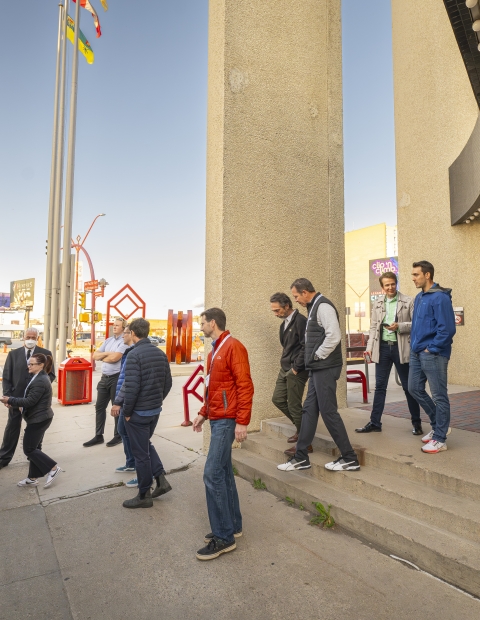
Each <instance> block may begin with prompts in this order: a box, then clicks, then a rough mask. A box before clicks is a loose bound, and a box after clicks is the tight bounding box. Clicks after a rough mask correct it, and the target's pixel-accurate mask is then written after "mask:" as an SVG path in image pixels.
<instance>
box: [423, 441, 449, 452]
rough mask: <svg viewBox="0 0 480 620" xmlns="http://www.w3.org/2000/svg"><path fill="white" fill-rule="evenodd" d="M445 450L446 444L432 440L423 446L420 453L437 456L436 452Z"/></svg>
mask: <svg viewBox="0 0 480 620" xmlns="http://www.w3.org/2000/svg"><path fill="white" fill-rule="evenodd" d="M446 449H447V444H446V443H442V442H441V441H433V439H432V441H429V442H428V443H426V444H425V445H424V446H423V448H422V452H426V453H427V454H437V452H442V451H443V450H446Z"/></svg>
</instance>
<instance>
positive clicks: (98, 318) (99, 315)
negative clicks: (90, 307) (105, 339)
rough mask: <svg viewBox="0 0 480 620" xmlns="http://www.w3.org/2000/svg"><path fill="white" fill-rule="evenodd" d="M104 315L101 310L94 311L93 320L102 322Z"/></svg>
mask: <svg viewBox="0 0 480 620" xmlns="http://www.w3.org/2000/svg"><path fill="white" fill-rule="evenodd" d="M102 318H103V315H102V313H101V312H94V313H93V322H94V323H100V321H101V320H102Z"/></svg>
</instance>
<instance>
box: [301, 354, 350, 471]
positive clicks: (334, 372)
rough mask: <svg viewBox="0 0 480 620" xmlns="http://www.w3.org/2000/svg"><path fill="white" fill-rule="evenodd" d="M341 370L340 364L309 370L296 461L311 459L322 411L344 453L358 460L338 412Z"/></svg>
mask: <svg viewBox="0 0 480 620" xmlns="http://www.w3.org/2000/svg"><path fill="white" fill-rule="evenodd" d="M341 372H342V367H341V366H335V367H334V368H323V369H321V370H312V371H311V372H310V381H309V382H308V392H307V398H306V399H305V402H304V403H303V414H302V428H301V429H300V435H299V437H298V442H297V451H296V453H295V459H296V460H297V461H305V460H308V452H307V447H308V446H309V445H310V444H311V443H312V441H313V438H314V437H315V433H316V432H317V424H318V414H319V412H320V415H321V416H322V420H323V423H324V424H325V426H326V427H327V430H328V432H329V433H330V435H331V436H332V439H333V441H334V442H335V443H336V444H337V447H338V449H339V450H340V453H341V455H342V457H343V458H344V459H345V460H347V461H352V460H357V455H356V452H355V450H354V449H353V448H352V445H351V443H350V440H349V438H348V435H347V430H346V428H345V424H344V423H343V420H342V418H341V416H340V414H339V413H338V405H337V381H338V379H339V377H340V374H341Z"/></svg>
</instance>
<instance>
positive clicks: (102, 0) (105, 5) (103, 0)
mask: <svg viewBox="0 0 480 620" xmlns="http://www.w3.org/2000/svg"><path fill="white" fill-rule="evenodd" d="M100 2H101V3H102V6H103V8H104V10H105V11H108V4H107V0H100Z"/></svg>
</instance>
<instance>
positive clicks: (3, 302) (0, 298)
mask: <svg viewBox="0 0 480 620" xmlns="http://www.w3.org/2000/svg"><path fill="white" fill-rule="evenodd" d="M0 308H10V293H0Z"/></svg>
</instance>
